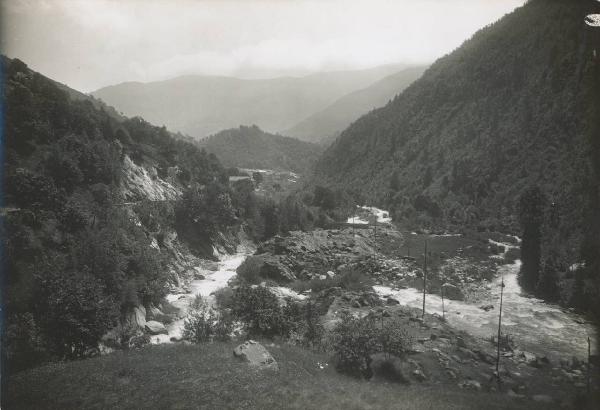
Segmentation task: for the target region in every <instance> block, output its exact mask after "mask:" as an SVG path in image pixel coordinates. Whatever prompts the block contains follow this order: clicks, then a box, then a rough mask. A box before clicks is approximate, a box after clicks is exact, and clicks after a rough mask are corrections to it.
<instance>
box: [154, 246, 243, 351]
mask: <svg viewBox="0 0 600 410" xmlns="http://www.w3.org/2000/svg"><path fill="white" fill-rule="evenodd" d="M248 254H249V253H248V251H247V250H243V251H240V252H238V253H236V254H234V255H227V256H225V257H224V258H223V259H222V260H221V261H220V262H219V268H218V270H216V271H215V272H212V273H210V274H207V275H205V279H197V280H193V281H192V282H191V283H190V286H189V288H190V292H189V293H175V294H169V295H167V301H168V302H169V303H171V304H172V305H173V306H175V307H177V308H180V309H181V310H182V311H183V312H187V309H188V306H189V305H190V303H191V302H192V301H193V300H194V298H195V297H196V296H197V295H200V296H202V297H204V298H205V299H206V300H208V301H209V303H212V302H213V296H211V293H213V292H214V291H216V290H218V289H221V288H224V287H227V284H228V282H229V280H230V279H232V278H233V277H234V276H235V275H236V269H237V268H238V266H240V265H241V264H242V262H244V259H246V257H247V256H248ZM184 321H185V319H178V320H175V321H173V322H172V323H170V324H168V325H167V326H166V327H167V331H168V332H169V334H168V335H156V336H152V337H151V339H150V340H151V343H154V344H159V343H170V342H171V338H176V339H180V338H181V335H182V332H183V324H184Z"/></svg>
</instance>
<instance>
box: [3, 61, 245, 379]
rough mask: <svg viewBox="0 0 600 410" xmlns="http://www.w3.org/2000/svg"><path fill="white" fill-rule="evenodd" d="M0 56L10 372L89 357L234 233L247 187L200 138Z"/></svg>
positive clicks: (5, 345)
mask: <svg viewBox="0 0 600 410" xmlns="http://www.w3.org/2000/svg"><path fill="white" fill-rule="evenodd" d="M1 59H2V61H1V65H2V68H3V73H2V74H3V76H2V83H3V101H2V102H3V106H4V107H5V116H4V117H3V120H4V130H3V132H4V133H3V137H4V139H3V153H4V158H3V159H4V161H3V165H2V166H3V181H2V183H3V187H4V188H5V189H4V190H3V196H2V199H3V204H2V208H1V209H0V215H1V216H2V226H1V227H0V229H1V232H2V235H1V246H2V250H3V254H2V263H3V272H6V275H5V277H4V283H3V306H2V309H3V313H4V314H5V318H6V319H5V321H4V324H3V325H4V326H3V330H4V331H5V333H4V335H3V338H4V337H5V339H3V342H2V357H3V360H4V359H6V361H7V362H8V365H7V368H10V369H11V372H15V371H16V370H18V369H20V368H25V367H29V366H31V365H35V364H38V363H40V362H43V361H47V360H55V359H63V358H67V359H74V358H80V357H85V356H88V355H89V354H90V352H91V351H93V350H94V349H95V348H97V345H98V341H99V340H100V338H101V337H102V336H103V335H105V334H106V332H107V331H108V330H109V329H113V328H114V327H115V326H116V325H117V324H118V323H120V322H121V321H122V320H125V319H126V318H127V317H129V316H128V315H130V314H131V313H132V311H133V309H134V308H135V307H136V306H141V305H146V306H147V305H149V304H153V305H155V306H156V305H158V304H159V303H161V302H163V298H164V296H165V294H166V292H167V290H168V288H169V286H171V285H175V284H177V283H179V282H180V280H181V277H184V276H180V275H185V274H186V272H188V271H189V269H191V266H192V265H193V264H195V263H197V259H196V256H195V255H204V256H210V257H212V254H213V249H214V245H216V244H219V245H226V244H225V243H221V242H225V239H226V236H223V234H222V232H230V231H231V229H232V228H234V227H235V226H236V224H239V218H238V217H237V215H240V211H239V209H238V208H235V207H236V206H237V205H236V204H239V203H240V202H241V201H242V200H243V199H240V200H238V199H236V198H240V195H237V196H235V191H234V188H232V187H230V186H229V185H228V178H227V174H226V172H225V169H224V168H223V167H222V166H221V164H220V163H219V161H218V160H217V158H216V157H215V156H214V155H211V154H208V153H206V151H204V150H202V149H201V148H199V147H198V146H197V145H195V144H192V143H189V142H185V141H181V140H179V139H177V138H174V135H173V134H171V133H170V132H169V131H167V130H166V129H165V128H164V127H156V126H153V125H151V124H149V123H147V122H146V121H144V120H142V119H141V118H125V117H122V116H119V115H116V114H115V112H113V111H112V110H110V107H106V106H105V105H103V104H101V103H100V102H98V101H94V100H92V99H91V98H90V97H87V96H84V95H83V94H81V93H79V92H78V91H76V90H72V89H68V88H67V87H66V86H65V85H61V84H58V83H56V82H55V81H53V80H51V79H49V78H46V77H44V76H43V75H41V74H39V73H36V72H34V71H32V70H30V69H29V68H28V67H27V65H26V64H25V63H23V62H22V61H20V60H17V59H12V60H11V59H8V58H6V57H1ZM231 197H233V198H234V199H233V200H231V199H230V198H231ZM244 207H247V204H246V203H244ZM234 208H235V209H234ZM226 228H227V229H226ZM225 235H227V234H225ZM134 316H135V315H134ZM3 377H4V375H3Z"/></svg>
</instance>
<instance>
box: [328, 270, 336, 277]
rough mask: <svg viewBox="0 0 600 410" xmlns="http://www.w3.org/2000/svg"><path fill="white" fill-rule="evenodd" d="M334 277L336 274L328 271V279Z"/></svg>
mask: <svg viewBox="0 0 600 410" xmlns="http://www.w3.org/2000/svg"><path fill="white" fill-rule="evenodd" d="M334 276H335V272H333V271H327V277H329V278H333V277H334Z"/></svg>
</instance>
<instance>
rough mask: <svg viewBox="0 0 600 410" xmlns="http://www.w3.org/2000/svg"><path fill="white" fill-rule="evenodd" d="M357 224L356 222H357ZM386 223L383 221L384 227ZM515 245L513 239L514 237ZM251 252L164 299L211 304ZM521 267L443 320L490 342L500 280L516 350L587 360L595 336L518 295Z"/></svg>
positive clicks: (411, 292)
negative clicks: (483, 296)
mask: <svg viewBox="0 0 600 410" xmlns="http://www.w3.org/2000/svg"><path fill="white" fill-rule="evenodd" d="M365 210H367V211H370V212H372V213H373V214H375V215H376V216H377V217H378V219H379V218H380V217H381V218H388V215H386V214H384V213H383V211H381V210H379V209H376V208H367V209H365ZM356 219H358V217H357V218H356ZM387 221H388V219H386V222H387ZM516 239H517V241H519V239H518V238H516ZM490 242H491V243H493V244H495V245H498V246H503V247H504V249H505V251H504V254H502V255H501V256H496V257H501V258H503V257H504V255H505V254H506V253H507V252H508V250H509V249H510V248H511V247H515V245H511V244H507V243H502V242H496V241H492V240H490ZM251 253H252V252H251V251H250V250H249V249H245V248H244V249H242V250H240V251H239V252H238V253H236V254H234V255H227V256H225V257H223V259H222V260H221V261H220V262H219V266H218V270H217V271H215V272H212V273H210V274H207V275H206V278H205V279H202V280H194V281H192V282H191V284H190V286H189V288H190V292H189V293H186V294H171V295H168V296H167V300H168V301H169V302H170V303H171V304H173V305H174V306H176V307H178V308H181V309H182V311H183V312H187V307H188V306H189V304H190V303H191V301H192V300H193V299H194V298H195V296H196V295H201V296H203V297H204V298H205V299H207V301H208V302H209V303H214V298H213V296H211V293H213V292H214V291H216V290H218V289H220V288H223V287H226V286H228V282H229V280H231V279H232V278H233V277H234V276H235V275H236V269H237V268H238V266H240V265H241V264H242V262H243V261H244V260H245V259H246V257H247V256H248V255H250V254H251ZM520 266H521V262H520V261H519V260H517V261H516V262H515V263H513V264H509V265H503V266H500V268H499V269H498V271H499V272H498V273H499V275H498V277H497V278H496V279H495V280H494V281H493V282H492V283H491V287H492V296H491V299H490V300H489V301H488V302H487V303H480V304H478V305H472V304H469V303H466V302H461V301H455V300H448V299H445V300H444V311H445V317H446V319H447V320H448V323H449V324H450V325H452V326H453V327H455V328H456V329H459V330H464V331H466V332H467V333H469V334H472V335H474V336H478V337H482V338H489V337H490V336H492V335H495V334H496V333H497V329H498V328H497V326H498V308H499V301H500V289H501V286H500V284H501V281H502V278H503V279H504V284H505V287H504V294H503V309H502V334H504V335H506V334H508V335H510V337H511V338H512V339H513V341H514V342H515V343H516V345H517V346H518V348H519V349H521V350H527V351H530V352H533V353H535V354H537V355H546V356H548V357H550V358H554V359H556V358H558V357H565V356H567V357H569V356H572V355H575V356H577V357H579V358H585V357H587V338H588V336H589V337H590V338H591V340H592V349H593V350H595V349H596V346H597V344H596V340H597V335H596V331H595V328H594V326H593V325H592V324H591V323H589V322H588V321H586V320H585V319H584V318H583V317H582V316H580V315H578V314H576V313H573V312H572V311H570V310H568V309H564V308H562V307H560V306H558V305H554V304H551V303H546V302H544V301H542V300H540V299H537V298H534V297H531V296H529V295H527V294H526V293H524V292H523V291H522V290H521V287H520V286H519V284H518V282H517V274H518V272H519V269H520ZM373 288H374V289H375V291H376V292H377V293H378V294H379V295H381V296H382V297H392V298H394V299H396V300H398V301H399V302H400V304H401V305H406V306H410V307H414V308H421V307H422V303H423V299H422V298H423V294H422V291H420V290H417V289H414V288H406V289H393V288H391V287H387V286H374V287H373ZM270 289H271V290H272V291H273V292H274V293H276V294H277V295H278V296H280V297H293V298H296V299H302V298H304V297H305V296H303V295H299V294H297V293H295V292H293V291H292V290H291V289H289V288H284V287H271V288H270ZM480 305H493V306H494V308H493V309H490V310H488V311H485V310H483V309H481V308H480ZM426 311H427V313H430V314H431V313H435V314H438V315H440V316H441V315H442V299H441V297H440V296H438V295H435V294H428V295H427V297H426ZM183 324H184V319H179V320H176V321H174V322H173V323H170V324H169V325H167V330H168V332H169V334H168V335H158V336H152V339H151V341H152V343H169V342H170V340H171V338H172V337H174V338H176V339H180V338H181V333H182V330H183Z"/></svg>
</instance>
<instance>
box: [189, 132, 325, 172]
mask: <svg viewBox="0 0 600 410" xmlns="http://www.w3.org/2000/svg"><path fill="white" fill-rule="evenodd" d="M199 144H200V146H201V147H202V148H204V149H206V151H207V152H210V153H213V154H215V155H216V156H217V157H219V159H220V160H221V162H222V163H223V165H225V166H229V167H239V168H253V169H273V170H279V171H293V172H298V173H306V172H308V171H309V170H310V169H311V167H312V166H313V165H314V163H315V161H316V160H317V158H318V156H319V155H320V154H321V147H320V146H318V145H316V144H312V143H310V142H304V141H300V140H297V139H295V138H290V137H284V136H281V135H275V134H269V133H267V132H264V131H263V130H261V129H260V128H258V127H257V126H256V125H254V126H251V127H245V126H240V127H239V128H234V129H230V130H224V131H221V132H219V133H217V134H214V135H211V136H210V137H207V138H205V139H203V140H201V141H200V142H199Z"/></svg>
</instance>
